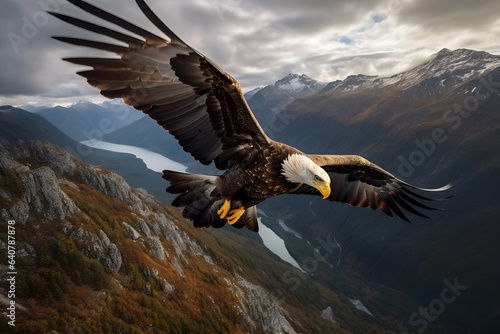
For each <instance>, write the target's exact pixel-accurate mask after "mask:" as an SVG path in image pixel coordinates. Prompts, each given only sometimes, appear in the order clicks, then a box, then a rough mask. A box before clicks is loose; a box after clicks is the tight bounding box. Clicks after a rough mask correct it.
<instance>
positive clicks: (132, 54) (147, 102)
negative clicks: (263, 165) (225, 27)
mask: <svg viewBox="0 0 500 334" xmlns="http://www.w3.org/2000/svg"><path fill="white" fill-rule="evenodd" d="M69 2H70V3H72V4H74V5H76V6H77V7H79V8H81V9H82V10H84V11H86V12H88V13H90V14H92V15H94V16H96V17H98V18H100V19H102V20H104V21H105V22H107V24H112V25H115V26H118V27H120V28H122V29H124V30H125V31H126V33H123V32H118V31H116V30H114V29H112V28H111V27H106V26H104V25H99V24H96V23H92V22H87V21H85V20H82V19H79V18H74V17H71V16H68V15H64V14H59V13H50V14H52V15H54V16H55V17H57V18H59V19H61V20H63V21H65V22H67V23H69V24H72V25H74V26H77V27H80V28H82V29H86V30H88V31H91V32H94V33H96V34H98V35H101V36H106V37H111V38H113V39H115V40H117V41H119V42H122V43H125V44H126V45H127V46H123V45H116V44H112V43H105V42H100V41H92V40H87V39H81V38H73V37H63V36H60V37H59V36H57V37H54V38H55V39H57V40H59V41H62V42H66V43H70V44H73V45H78V46H84V47H89V48H92V49H97V50H103V51H108V52H112V53H115V54H116V55H118V57H119V58H98V57H74V58H66V59H65V60H67V61H68V62H71V63H74V64H79V65H84V66H89V67H92V69H91V70H84V71H80V72H78V74H79V75H81V76H83V77H85V78H86V79H87V81H88V83H89V84H90V85H92V86H95V87H97V88H98V89H100V90H101V94H102V95H104V96H106V97H108V98H122V99H123V100H124V102H125V103H127V104H130V105H132V106H134V107H135V108H136V109H139V110H142V111H143V112H144V113H146V114H147V115H148V116H149V117H151V118H152V119H154V120H155V121H156V122H157V123H158V124H159V125H161V126H162V127H163V128H164V129H166V130H167V131H169V132H170V133H171V134H172V135H173V136H175V137H176V138H177V140H178V141H179V144H180V145H181V146H182V147H183V149H184V150H185V151H186V152H189V153H190V154H191V155H192V156H193V157H194V158H195V159H197V160H199V161H200V162H202V163H204V164H210V163H211V162H212V161H214V160H215V162H216V166H217V167H218V168H221V169H225V168H227V167H228V163H229V162H231V161H235V160H236V161H240V160H242V159H244V157H247V156H248V154H249V152H250V153H252V154H256V153H257V151H258V149H259V148H260V147H262V146H265V145H268V144H269V143H270V140H269V138H268V137H267V136H266V135H265V133H264V132H263V131H262V128H261V127H260V125H259V124H258V122H257V120H256V119H255V117H254V116H253V114H252V112H251V111H250V108H249V107H248V105H247V103H246V101H245V99H244V97H243V93H242V91H241V89H240V87H239V85H238V83H237V82H236V80H234V79H233V78H232V77H231V76H230V75H229V74H227V73H226V72H224V71H223V70H222V69H221V68H220V67H219V66H217V65H216V64H215V63H214V62H212V61H211V60H210V59H208V58H207V57H205V56H204V55H202V54H201V53H199V52H198V51H196V50H194V49H193V48H191V47H190V46H188V45H187V44H186V43H184V42H183V41H182V40H181V39H180V38H179V37H178V36H177V35H176V34H175V33H174V32H173V31H172V30H170V29H169V28H168V27H167V26H166V25H165V24H164V23H163V22H162V21H161V20H160V19H159V18H158V17H157V16H156V15H155V14H154V13H153V12H152V10H151V9H150V8H149V7H148V6H147V5H146V3H145V2H144V1H143V0H136V2H137V4H138V6H139V7H140V9H141V10H142V12H143V13H144V15H145V16H146V17H147V18H148V19H149V20H150V21H151V22H152V23H153V24H154V25H156V26H157V27H158V28H159V29H160V30H161V31H162V32H163V33H164V34H165V35H166V37H168V39H166V38H163V37H160V36H157V35H155V34H152V33H150V32H148V31H147V30H144V29H142V28H140V27H138V26H137V25H135V24H133V23H130V22H128V21H126V20H124V19H121V18H119V17H117V16H115V15H114V14H111V13H109V12H107V11H105V10H102V9H100V8H98V7H96V6H94V5H91V4H89V3H87V2H85V1H83V0H69ZM127 32H130V33H132V34H134V35H136V36H138V37H140V38H142V39H139V38H137V37H135V36H131V35H129V34H128V33H127ZM242 138H243V140H242ZM248 138H250V139H251V142H253V143H255V147H254V148H253V150H250V151H249V149H248V147H247V145H248ZM241 145H243V146H245V147H244V149H242V148H240V146H241ZM223 152H225V153H224V158H222V159H221V158H220V156H221V154H222V153H223Z"/></svg>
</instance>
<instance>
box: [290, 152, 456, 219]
mask: <svg viewBox="0 0 500 334" xmlns="http://www.w3.org/2000/svg"><path fill="white" fill-rule="evenodd" d="M309 157H310V158H311V159H312V160H313V161H314V162H315V163H316V164H317V165H319V166H321V167H322V168H323V169H324V170H325V171H326V172H327V173H328V174H329V176H330V188H331V193H330V196H329V198H328V199H329V200H331V201H337V202H342V203H348V204H350V205H353V206H360V207H368V208H372V209H380V210H381V211H383V212H384V213H385V214H387V215H389V216H391V217H392V216H393V213H395V214H396V215H397V216H399V217H400V218H402V219H403V220H405V221H408V222H409V221H410V220H409V219H408V217H407V216H406V214H405V212H404V211H407V212H409V213H411V214H414V215H416V216H419V217H423V218H429V217H428V216H426V215H424V214H423V213H421V212H420V211H418V210H417V209H416V208H415V207H418V208H420V209H426V210H438V209H436V208H433V207H430V206H427V205H425V204H423V203H421V202H420V201H419V200H426V201H439V200H443V199H431V198H428V197H425V196H423V195H420V194H418V193H416V192H415V191H413V190H410V189H408V188H412V189H415V190H418V191H424V192H429V191H445V190H448V189H449V188H450V187H451V186H452V183H450V184H448V185H446V186H444V187H441V188H436V189H426V188H419V187H416V186H413V185H411V184H408V183H406V182H404V181H401V180H399V179H398V178H396V177H395V176H394V175H392V174H390V173H389V172H387V171H385V170H384V169H382V168H380V167H379V166H377V165H375V164H373V163H371V162H369V161H368V160H366V159H364V158H362V157H360V156H353V155H346V156H338V155H337V156H335V155H309ZM294 193H296V194H315V195H320V193H319V191H318V190H316V189H315V188H313V187H310V186H308V185H302V186H301V187H300V188H299V189H297V190H296V191H295V192H294ZM450 197H451V196H449V197H447V198H445V199H448V198H450ZM417 199H418V200H417ZM403 210H404V211H403Z"/></svg>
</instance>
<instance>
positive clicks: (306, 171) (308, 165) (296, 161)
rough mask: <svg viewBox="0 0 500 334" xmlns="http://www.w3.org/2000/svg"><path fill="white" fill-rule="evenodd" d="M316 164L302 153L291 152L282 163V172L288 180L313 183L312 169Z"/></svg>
mask: <svg viewBox="0 0 500 334" xmlns="http://www.w3.org/2000/svg"><path fill="white" fill-rule="evenodd" d="M315 167H316V164H315V163H314V162H313V161H312V160H311V159H309V158H308V157H306V156H305V155H302V154H297V153H294V154H291V155H289V156H288V157H287V158H286V159H285V160H283V162H282V163H281V168H282V169H281V170H282V172H281V174H283V176H285V177H286V179H287V181H288V182H294V183H307V184H309V183H311V175H310V174H311V172H310V171H311V170H314V168H315Z"/></svg>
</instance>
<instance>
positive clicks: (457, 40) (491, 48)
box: [0, 0, 500, 105]
mask: <svg viewBox="0 0 500 334" xmlns="http://www.w3.org/2000/svg"><path fill="white" fill-rule="evenodd" d="M146 1H147V3H148V4H149V5H150V7H151V8H152V9H153V10H154V11H155V12H156V13H157V15H158V16H159V17H160V18H161V19H162V20H163V21H164V22H165V23H166V24H167V25H168V26H169V27H170V28H171V29H172V30H173V31H174V32H176V33H177V35H178V36H179V37H181V38H182V39H183V40H184V41H185V42H187V43H188V44H190V45H191V46H192V47H194V48H196V49H197V50H199V51H201V52H202V53H204V54H205V55H206V56H208V57H209V58H211V59H212V60H214V61H215V62H216V63H217V64H218V65H220V66H221V67H222V68H223V69H224V70H226V71H227V72H228V73H229V74H231V75H232V76H233V77H235V78H236V79H237V80H238V81H239V82H240V84H241V86H242V87H243V89H244V90H245V91H247V90H249V89H252V88H254V87H256V86H265V85H267V84H272V83H274V82H275V81H276V80H278V79H280V78H282V77H284V76H285V75H287V74H288V73H299V74H307V75H308V76H310V77H312V78H314V79H316V80H320V81H324V82H330V81H333V80H336V79H344V78H345V77H346V76H348V75H351V74H368V75H391V74H395V73H399V72H401V71H404V70H406V69H409V68H411V67H414V66H416V65H418V64H420V63H422V62H424V61H425V60H427V59H429V58H430V57H431V55H432V54H433V53H436V52H438V51H439V50H441V49H442V48H445V47H446V48H449V49H457V48H470V49H475V50H483V51H487V52H490V53H493V54H500V15H499V13H500V1H499V0H475V1H470V0H439V1H438V0H413V1H412V0H307V1H304V0H183V1H179V0H146ZM89 2H91V3H93V4H95V5H97V6H99V7H102V8H104V9H107V10H110V11H112V12H113V13H114V14H116V15H118V16H121V17H123V18H125V19H127V20H129V21H131V22H133V23H135V24H137V25H140V26H144V27H146V28H147V29H150V30H151V31H153V32H155V33H159V32H158V30H156V29H155V27H154V26H153V25H152V24H151V23H149V22H148V21H147V19H146V18H145V17H144V15H143V14H142V12H141V11H140V10H139V8H138V7H137V5H136V4H135V1H133V0H90V1H89ZM0 3H1V8H2V10H1V13H0V32H1V40H0V61H1V62H0V105H2V104H12V105H22V104H53V103H55V104H67V103H70V102H77V101H79V100H91V101H98V100H102V99H103V98H102V97H100V95H99V94H98V91H97V90H96V89H94V88H91V87H90V86H89V85H87V84H86V82H85V80H84V79H83V78H81V77H79V76H77V75H75V74H74V73H75V71H77V70H79V69H81V67H79V66H77V65H72V64H68V63H65V62H63V61H61V58H62V57H67V56H82V55H92V53H91V52H89V51H88V50H86V49H85V48H78V47H73V46H70V45H68V44H64V43H61V42H58V41H55V40H52V39H51V38H50V36H51V35H67V36H77V37H87V38H88V37H90V36H93V35H92V34H91V33H86V32H84V31H83V30H81V29H78V28H75V27H71V26H70V25H68V24H66V23H64V22H61V21H59V20H57V19H56V18H54V17H49V16H48V15H46V14H45V12H44V10H45V9H49V10H52V11H57V12H63V13H66V14H70V15H73V16H77V17H80V18H91V20H92V22H96V23H101V22H102V21H100V20H99V19H97V18H92V17H91V16H88V15H85V14H84V13H83V11H81V10H80V9H78V8H76V7H75V6H73V5H71V4H70V3H67V2H66V1H64V0H0Z"/></svg>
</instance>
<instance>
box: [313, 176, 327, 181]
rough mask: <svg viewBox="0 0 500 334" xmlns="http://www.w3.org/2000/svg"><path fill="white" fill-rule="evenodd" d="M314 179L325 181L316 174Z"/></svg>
mask: <svg viewBox="0 0 500 334" xmlns="http://www.w3.org/2000/svg"><path fill="white" fill-rule="evenodd" d="M314 181H318V182H325V181H323V179H322V178H320V177H319V176H318V175H314Z"/></svg>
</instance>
